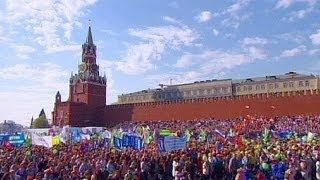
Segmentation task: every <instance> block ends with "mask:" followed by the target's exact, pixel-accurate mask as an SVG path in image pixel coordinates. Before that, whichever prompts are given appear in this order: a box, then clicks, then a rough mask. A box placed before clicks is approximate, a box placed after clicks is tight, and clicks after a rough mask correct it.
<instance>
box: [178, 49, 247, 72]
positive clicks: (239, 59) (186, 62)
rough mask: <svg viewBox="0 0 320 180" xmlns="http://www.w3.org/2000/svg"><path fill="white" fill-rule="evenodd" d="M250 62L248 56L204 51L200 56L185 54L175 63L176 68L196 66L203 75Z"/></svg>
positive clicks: (218, 51)
mask: <svg viewBox="0 0 320 180" xmlns="http://www.w3.org/2000/svg"><path fill="white" fill-rule="evenodd" d="M251 60H252V58H250V57H249V56H248V55H246V54H242V53H235V52H224V51H220V50H216V51H205V52H203V53H201V54H191V53H185V54H184V55H183V56H182V57H181V58H180V59H179V60H178V61H177V63H176V67H180V68H187V67H195V66H197V67H198V68H197V69H199V70H200V71H199V72H203V73H209V72H219V71H222V70H224V69H231V68H233V67H235V66H238V65H241V64H243V63H248V62H250V61H251Z"/></svg>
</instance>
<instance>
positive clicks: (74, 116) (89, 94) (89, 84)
mask: <svg viewBox="0 0 320 180" xmlns="http://www.w3.org/2000/svg"><path fill="white" fill-rule="evenodd" d="M96 51H97V48H96V45H95V44H94V43H93V38H92V33H91V27H90V26H89V30H88V35H87V39H86V42H85V43H84V44H83V45H82V60H81V64H79V65H78V73H77V74H75V75H73V74H71V77H70V84H69V98H68V100H67V101H65V102H62V101H61V95H60V92H59V91H58V92H57V94H56V99H55V104H54V111H53V112H52V117H53V125H56V126H63V125H71V126H80V127H83V126H104V125H105V122H104V119H103V118H104V111H105V108H106V83H107V80H106V77H105V76H103V77H102V76H100V75H99V66H98V65H97V63H96V58H97V56H96Z"/></svg>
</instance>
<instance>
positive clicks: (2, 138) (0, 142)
mask: <svg viewBox="0 0 320 180" xmlns="http://www.w3.org/2000/svg"><path fill="white" fill-rule="evenodd" d="M9 136H10V135H0V145H4V143H5V142H7V141H9Z"/></svg>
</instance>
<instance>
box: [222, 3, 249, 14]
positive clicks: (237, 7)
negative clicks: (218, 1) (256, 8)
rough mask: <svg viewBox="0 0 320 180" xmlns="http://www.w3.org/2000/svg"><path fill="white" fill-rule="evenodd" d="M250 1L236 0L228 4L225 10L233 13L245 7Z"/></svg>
mask: <svg viewBox="0 0 320 180" xmlns="http://www.w3.org/2000/svg"><path fill="white" fill-rule="evenodd" d="M251 1H252V0H238V1H237V2H236V3H234V4H232V5H231V6H229V8H228V9H227V12H229V13H230V14H235V13H237V12H239V11H240V10H242V9H244V8H245V7H247V6H248V5H249V3H250V2H251Z"/></svg>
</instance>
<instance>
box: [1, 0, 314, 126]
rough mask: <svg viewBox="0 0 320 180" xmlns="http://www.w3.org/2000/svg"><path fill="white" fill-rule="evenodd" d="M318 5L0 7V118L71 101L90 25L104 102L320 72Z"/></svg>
mask: <svg viewBox="0 0 320 180" xmlns="http://www.w3.org/2000/svg"><path fill="white" fill-rule="evenodd" d="M319 7H320V2H319V0H229V1H220V0H201V1H199V0H197V1H187V0H184V1H178V0H177V1H173V0H158V1H156V0H153V1H150V0H140V1H129V0H127V1H119V0H41V1H38V0H13V1H12V0H3V1H0V55H1V58H0V74H1V76H0V112H1V113H0V120H4V119H10V120H15V121H18V122H20V123H22V124H24V125H28V123H29V121H30V118H31V117H32V116H35V117H36V116H37V115H38V113H39V112H40V110H41V108H45V110H46V113H47V115H48V116H49V117H51V111H52V109H53V102H54V96H55V93H56V92H57V90H60V92H61V94H62V99H63V100H66V99H67V95H68V79H69V77H70V73H71V71H73V72H76V71H77V64H78V61H80V55H81V50H80V47H81V44H82V43H83V42H84V41H85V38H86V33H87V29H88V20H89V19H91V20H92V23H91V24H92V30H93V36H94V41H95V43H96V45H97V46H98V63H99V65H100V71H101V73H102V74H103V73H106V75H107V77H108V89H107V102H108V103H109V104H110V103H112V102H115V101H116V99H117V95H119V94H121V93H128V92H133V91H138V90H142V89H147V88H154V87H156V86H157V85H158V84H159V83H163V84H169V82H170V79H172V83H183V82H193V81H196V80H205V79H215V78H235V79H237V78H245V77H252V76H265V75H272V74H282V73H285V72H289V71H298V72H300V73H306V74H310V73H313V74H319V71H320V59H319V57H320V22H319V19H320V13H319V11H320V9H319Z"/></svg>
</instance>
